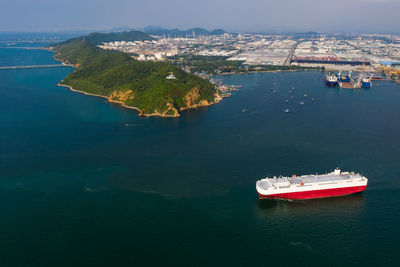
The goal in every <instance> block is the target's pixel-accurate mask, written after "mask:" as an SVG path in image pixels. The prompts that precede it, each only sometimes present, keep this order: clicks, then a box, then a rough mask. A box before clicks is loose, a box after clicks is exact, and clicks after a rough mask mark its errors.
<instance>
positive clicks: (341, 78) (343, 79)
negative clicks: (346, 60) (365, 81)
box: [337, 72, 351, 83]
mask: <svg viewBox="0 0 400 267" xmlns="http://www.w3.org/2000/svg"><path fill="white" fill-rule="evenodd" d="M337 78H338V80H339V81H340V82H345V83H349V82H350V78H351V72H350V73H349V74H348V75H347V74H342V72H339V73H338V76H337Z"/></svg>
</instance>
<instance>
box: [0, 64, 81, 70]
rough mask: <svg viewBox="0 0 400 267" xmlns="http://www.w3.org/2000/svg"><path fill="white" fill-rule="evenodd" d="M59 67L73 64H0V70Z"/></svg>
mask: <svg viewBox="0 0 400 267" xmlns="http://www.w3.org/2000/svg"><path fill="white" fill-rule="evenodd" d="M59 67H73V65H68V64H55V65H29V66H0V70H17V69H36V68H59Z"/></svg>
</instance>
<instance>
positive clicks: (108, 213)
mask: <svg viewBox="0 0 400 267" xmlns="http://www.w3.org/2000/svg"><path fill="white" fill-rule="evenodd" d="M2 45H3V46H2ZM2 45H0V46H2V47H3V48H0V65H1V66H10V65H40V64H57V61H55V60H54V59H53V57H52V56H53V54H52V53H51V52H49V51H45V50H37V49H25V48H16V47H14V48H10V47H6V46H4V43H3V44H2ZM11 46H12V45H11ZM14 46H16V45H14ZM33 46H35V45H33ZM17 47H21V44H18V46H17ZM28 47H29V45H28ZM35 47H36V46H35ZM72 71H73V68H71V67H60V68H37V69H17V70H15V69H14V70H0V266H293V265H303V266H377V265H380V266H399V265H400V258H399V255H397V253H398V251H399V249H400V227H399V225H400V139H399V138H400V85H399V84H396V83H393V82H389V81H376V82H374V85H373V87H372V88H371V89H359V90H349V89H342V90H341V89H339V88H328V87H326V86H325V85H324V82H323V78H324V73H323V72H276V73H255V74H240V75H225V76H217V77H214V78H215V79H217V80H220V81H222V82H223V83H224V84H226V85H238V86H241V88H240V91H237V92H233V93H232V97H230V98H226V99H224V100H223V101H222V102H220V103H219V104H217V105H213V106H209V107H203V108H198V109H194V110H189V111H185V112H183V114H182V116H181V117H178V118H157V117H151V118H143V117H139V116H138V114H137V112H136V111H135V110H131V109H126V108H123V107H121V106H119V105H118V104H113V103H108V102H106V101H105V99H103V98H99V97H94V96H87V95H84V94H80V93H78V92H72V91H70V90H68V89H67V88H65V87H58V86H57V83H58V82H59V81H60V80H62V79H63V78H64V77H66V76H67V75H68V74H69V73H71V72H72ZM274 90H275V91H274ZM289 91H290V92H289ZM286 100H287V103H286ZM285 111H288V112H285ZM336 167H340V168H341V169H342V170H344V171H355V172H359V173H361V174H363V175H365V176H366V177H367V178H368V179H369V183H368V188H367V190H366V191H364V192H363V193H359V194H355V195H351V196H345V197H336V198H327V199H317V200H304V201H282V200H259V198H258V195H257V192H256V189H255V184H256V181H257V180H259V179H261V178H264V177H267V176H269V177H270V176H279V175H292V174H297V175H303V174H312V173H326V172H331V171H333V170H334V169H335V168H336Z"/></svg>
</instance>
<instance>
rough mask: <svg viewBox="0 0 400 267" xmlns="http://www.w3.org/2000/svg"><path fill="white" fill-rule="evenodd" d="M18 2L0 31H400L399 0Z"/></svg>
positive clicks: (10, 6)
mask: <svg viewBox="0 0 400 267" xmlns="http://www.w3.org/2000/svg"><path fill="white" fill-rule="evenodd" d="M109 3H110V2H109V1H104V0H97V1H95V0H86V1H78V0H70V1H68V2H55V1H50V0H38V1H35V2H31V1H29V0H16V1H14V2H7V3H5V4H3V5H4V6H5V8H2V11H3V12H2V13H1V16H0V31H2V32H15V31H18V32H66V31H104V30H110V29H112V28H116V27H121V26H126V27H130V28H136V29H138V28H144V27H146V26H149V25H155V26H158V27H163V28H168V29H172V28H179V29H189V28H193V27H202V28H205V29H208V30H212V29H217V28H222V29H224V30H227V31H230V32H305V31H316V32H327V33H397V34H398V33H399V30H398V25H400V16H398V13H399V11H400V1H398V0H347V1H345V0H336V1H335V2H332V1H327V0H319V1H318V0H302V1H296V0H280V1H276V0H273V1H261V0H248V1H246V2H244V1H239V0H231V1H228V0H213V1H211V0H204V1H202V2H193V1H183V0H176V1H161V0H148V1H139V2H138V1H135V2H131V1H128V0H115V1H113V2H112V5H110V4H109Z"/></svg>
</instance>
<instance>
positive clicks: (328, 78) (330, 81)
mask: <svg viewBox="0 0 400 267" xmlns="http://www.w3.org/2000/svg"><path fill="white" fill-rule="evenodd" d="M325 84H326V85H327V86H329V87H334V86H336V85H338V78H337V77H336V76H335V75H333V74H330V73H328V74H326V75H325Z"/></svg>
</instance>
